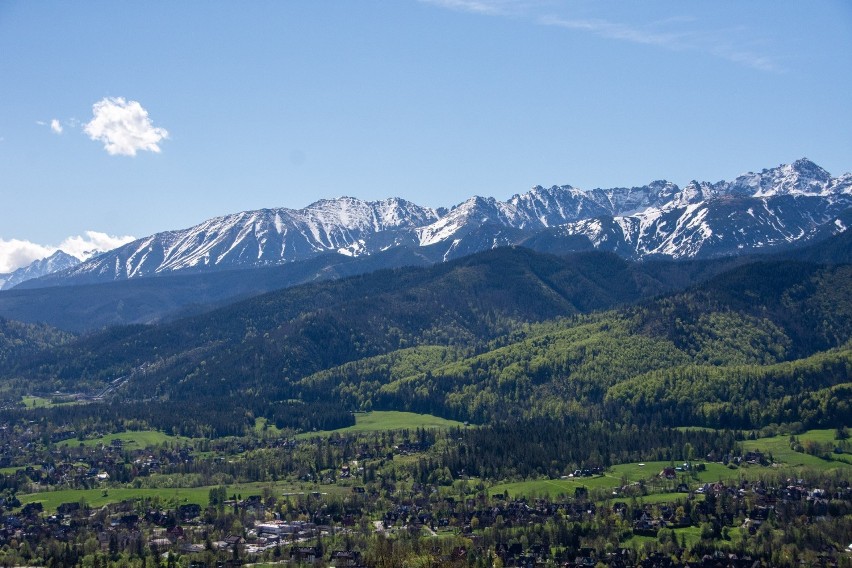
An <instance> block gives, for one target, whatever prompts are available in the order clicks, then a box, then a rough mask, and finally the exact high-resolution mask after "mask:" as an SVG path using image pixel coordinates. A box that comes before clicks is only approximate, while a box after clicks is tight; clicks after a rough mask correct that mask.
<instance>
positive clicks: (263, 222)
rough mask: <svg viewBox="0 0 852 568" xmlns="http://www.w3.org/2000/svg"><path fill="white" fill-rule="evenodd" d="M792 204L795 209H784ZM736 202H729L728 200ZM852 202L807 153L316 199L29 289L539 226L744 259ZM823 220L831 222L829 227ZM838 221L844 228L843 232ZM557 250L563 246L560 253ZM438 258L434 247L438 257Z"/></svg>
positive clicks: (606, 240)
mask: <svg viewBox="0 0 852 568" xmlns="http://www.w3.org/2000/svg"><path fill="white" fill-rule="evenodd" d="M790 197H794V198H795V199H796V205H795V206H794V207H791V206H790V199H789V198H790ZM730 198H736V199H730ZM850 206H852V175H847V176H841V177H840V178H832V177H831V176H830V175H829V173H828V172H826V171H825V170H823V169H822V168H820V167H819V166H818V165H816V164H815V163H813V162H812V161H810V160H808V159H807V158H802V159H799V160H796V161H795V162H793V163H791V164H787V165H781V166H778V167H776V168H772V169H764V170H762V171H760V172H759V173H753V172H749V173H747V174H743V175H741V176H739V177H738V178H736V179H735V180H734V181H732V182H725V181H720V182H717V183H708V182H698V181H692V182H690V183H689V184H688V185H687V186H686V187H684V188H679V187H678V186H677V185H676V184H674V183H672V182H669V181H666V180H655V181H652V182H651V183H649V184H647V185H644V186H638V187H619V188H612V189H601V188H598V189H592V190H588V191H584V190H580V189H576V188H574V187H572V186H570V185H561V186H559V185H552V186H550V187H545V186H542V185H536V186H534V187H532V188H531V189H530V190H528V191H527V192H525V193H520V194H515V195H513V196H512V197H511V198H509V199H508V200H506V201H501V200H498V199H495V198H494V197H484V196H472V197H470V198H468V199H466V200H465V201H463V202H461V203H459V204H457V205H455V206H454V207H452V208H451V209H449V210H447V209H437V210H436V209H431V208H427V207H421V206H418V205H416V204H414V203H412V202H409V201H406V200H405V199H402V198H400V197H389V198H387V199H384V200H381V201H366V200H362V199H358V198H356V197H348V196H343V197H338V198H334V199H321V200H318V201H316V202H314V203H312V204H310V205H308V206H307V207H304V208H302V209H287V208H277V209H264V210H260V211H245V212H242V213H237V214H233V215H227V216H224V217H219V218H215V219H208V220H207V221H205V222H203V223H200V224H199V225H196V226H195V227H190V228H188V229H183V230H174V231H169V232H166V233H160V234H157V235H152V236H149V237H146V238H143V239H139V240H137V241H135V242H133V243H130V244H128V245H125V246H123V247H120V248H118V249H115V250H113V251H110V252H108V253H104V254H102V255H100V256H98V257H95V258H93V259H90V260H87V261H86V262H84V263H82V264H80V265H78V266H76V267H73V268H71V269H69V270H67V271H65V272H63V273H61V274H57V275H53V276H49V277H48V279H49V280H50V282H48V281H47V280H45V281H40V282H38V283H32V284H29V283H28V284H27V286H28V287H30V286H37V285H48V286H49V285H51V284H57V283H59V282H60V281H62V280H64V281H65V282H67V281H69V280H70V281H72V282H75V283H81V282H99V281H104V280H123V279H127V278H136V277H141V276H152V275H155V274H162V273H169V272H176V271H187V270H189V271H212V270H218V269H229V268H230V269H235V268H256V267H260V266H275V265H285V264H290V263H293V262H297V261H303V260H307V259H311V258H314V257H317V256H319V255H325V254H333V253H338V254H345V255H347V256H366V255H372V254H374V253H378V252H380V251H387V250H389V249H394V248H400V247H418V246H419V247H433V248H432V250H431V251H430V252H429V254H430V255H432V256H431V257H432V258H443V259H444V260H447V259H450V258H455V257H457V256H461V255H463V254H469V253H471V252H476V251H478V250H484V249H488V248H493V247H497V246H503V245H507V244H518V243H523V242H526V241H525V239H527V238H530V237H531V236H534V235H535V234H537V233H539V232H542V231H550V233H549V234H551V237H553V238H557V237H556V235H559V234H562V235H574V237H573V238H574V241H572V242H575V243H576V242H577V239H576V235H581V236H583V237H584V238H585V237H588V239H587V240H585V241H584V245H583V246H586V244H588V243H589V242H591V243H592V244H594V246H596V247H599V248H603V249H606V250H615V251H617V252H619V253H621V254H626V255H628V256H632V257H637V258H639V257H643V256H646V255H649V254H664V255H667V256H670V257H674V258H680V257H696V256H698V255H699V254H700V255H704V256H708V255H720V254H738V253H745V252H748V251H750V250H754V249H763V248H766V247H773V246H781V245H784V246H789V245H791V244H792V243H794V242H798V241H802V242H804V241H806V240H809V239H813V238H816V237H817V236H819V235H820V234H833V233H834V232H837V230H840V229H837V227H840V225H837V226H836V227H835V225H834V224H833V223H834V219H836V218H837V215H838V213H839V212H841V211H844V210H845V208H848V207H850ZM829 221H830V222H831V223H832V225H831V227H828V225H827V224H828V223H829ZM844 226H845V225H844ZM563 248H564V247H563ZM435 251H437V252H435Z"/></svg>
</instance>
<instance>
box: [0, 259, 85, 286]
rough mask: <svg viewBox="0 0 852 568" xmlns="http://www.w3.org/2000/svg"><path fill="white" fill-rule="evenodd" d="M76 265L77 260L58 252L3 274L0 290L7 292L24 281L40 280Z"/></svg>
mask: <svg viewBox="0 0 852 568" xmlns="http://www.w3.org/2000/svg"><path fill="white" fill-rule="evenodd" d="M78 264H80V259H79V258H77V257H75V256H71V255H70V254H67V253H65V252H63V251H61V250H58V251H56V252H55V253H53V254H52V255H50V256H48V257H47V258H42V259H41V260H36V261H33V262H32V263H30V264H29V265H27V266H24V267H21V268H19V269H17V270H15V271H14V272H11V273H9V274H4V275H3V278H2V282H0V290H9V289H10V288H14V287H15V286H17V285H18V284H20V283H21V282H24V281H26V280H32V279H34V278H41V277H42V276H46V275H48V274H53V273H54V272H59V271H61V270H66V269H68V268H71V267H74V266H77V265H78Z"/></svg>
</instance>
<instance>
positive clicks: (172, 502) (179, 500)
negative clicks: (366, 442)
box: [18, 482, 352, 513]
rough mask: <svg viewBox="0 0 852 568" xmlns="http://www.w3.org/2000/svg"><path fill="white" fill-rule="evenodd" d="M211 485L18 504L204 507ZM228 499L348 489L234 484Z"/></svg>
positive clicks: (91, 492)
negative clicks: (130, 503) (152, 503)
mask: <svg viewBox="0 0 852 568" xmlns="http://www.w3.org/2000/svg"><path fill="white" fill-rule="evenodd" d="M214 487H215V486H212V485H211V486H202V487H186V488H169V489H146V488H139V489H137V488H130V487H102V488H98V489H62V490H58V491H43V492H40V493H28V494H26V495H18V499H20V501H21V505H22V506H23V505H26V504H27V503H37V502H40V503H41V504H42V506H43V507H44V510H45V512H47V513H52V512H55V511H56V508H57V507H59V505H61V504H63V503H83V502H84V503H85V504H86V505H88V506H90V507H103V506H104V505H108V504H111V503H120V502H122V501H136V500H143V499H159V500H160V501H161V502H162V503H163V504H164V505H169V506H173V507H174V506H178V505H183V504H187V503H195V504H198V505H201V506H202V507H203V506H206V505H207V503H208V500H209V497H210V490H211V489H213V488H214ZM226 490H227V495H228V497H230V496H232V495H238V496H240V497H242V498H246V497H248V496H250V495H262V494H263V491H264V490H270V491H272V492H273V494H274V495H275V496H277V497H280V496H281V495H282V494H284V493H287V494H291V495H298V494H302V493H312V492H319V493H329V494H345V493H349V492H351V490H352V489H351V487H341V486H334V485H315V484H309V483H284V482H278V483H265V482H255V483H235V484H233V485H227V486H226Z"/></svg>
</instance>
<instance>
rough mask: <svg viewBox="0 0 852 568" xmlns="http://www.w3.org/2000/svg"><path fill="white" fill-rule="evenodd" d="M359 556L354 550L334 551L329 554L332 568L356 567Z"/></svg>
mask: <svg viewBox="0 0 852 568" xmlns="http://www.w3.org/2000/svg"><path fill="white" fill-rule="evenodd" d="M360 559H361V554H360V553H359V552H357V551H354V550H335V551H334V552H332V553H331V563H332V564H333V565H334V566H358V565H359V561H360Z"/></svg>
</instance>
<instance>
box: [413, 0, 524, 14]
mask: <svg viewBox="0 0 852 568" xmlns="http://www.w3.org/2000/svg"><path fill="white" fill-rule="evenodd" d="M420 1H421V2H424V3H426V4H434V5H435V6H439V7H441V8H447V9H450V10H457V11H459V12H473V13H474V14H485V15H488V16H506V15H509V14H512V13H514V12H515V11H516V9H517V8H518V7H519V6H518V4H519V3H518V2H517V1H515V0H420Z"/></svg>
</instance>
